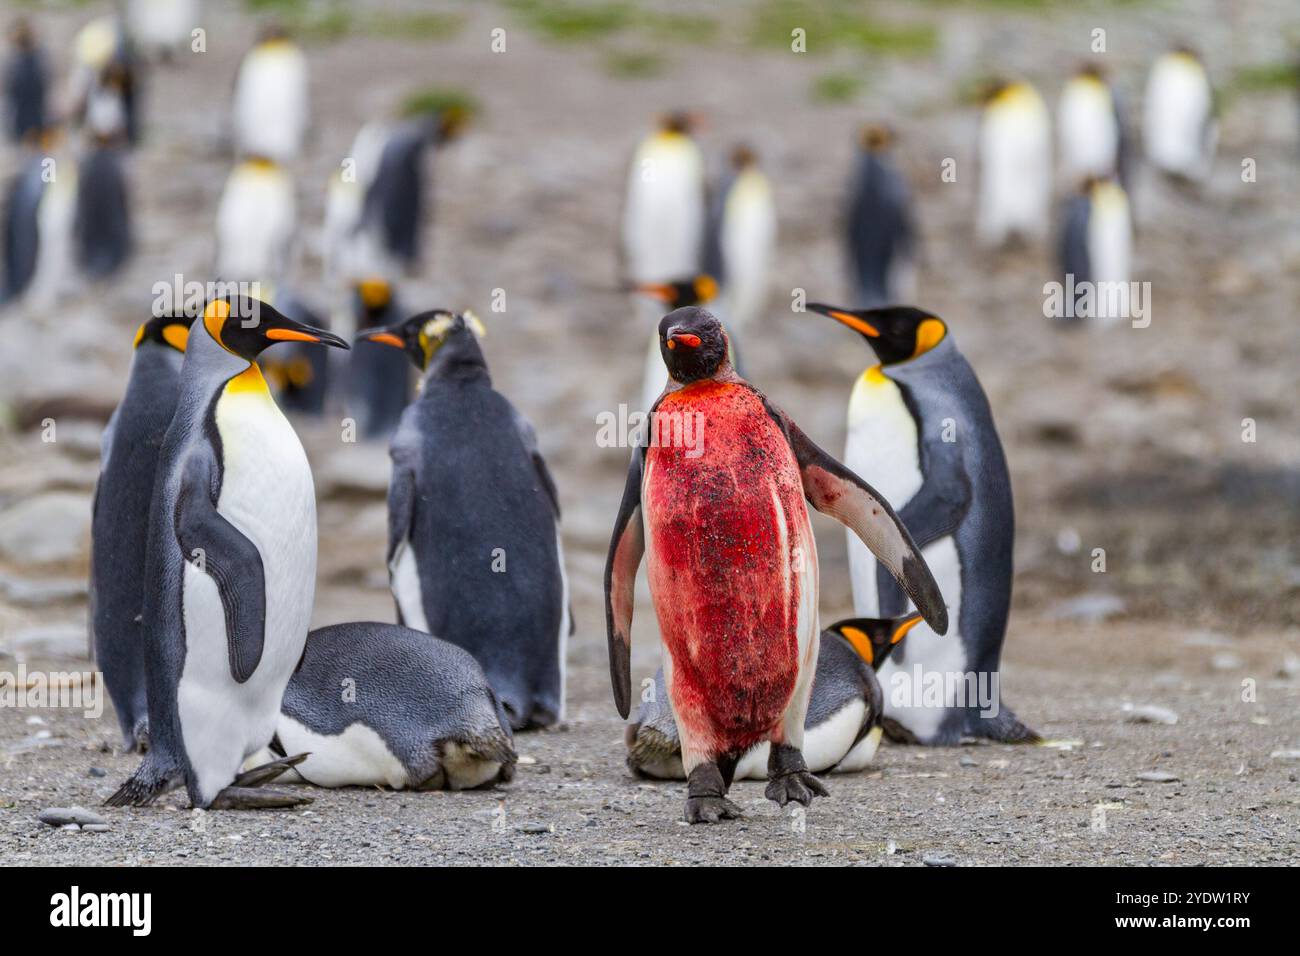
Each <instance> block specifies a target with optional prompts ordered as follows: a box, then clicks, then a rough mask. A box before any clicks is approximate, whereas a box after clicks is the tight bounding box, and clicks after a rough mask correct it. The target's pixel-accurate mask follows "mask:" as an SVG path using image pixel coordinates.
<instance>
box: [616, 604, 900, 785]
mask: <svg viewBox="0 0 1300 956" xmlns="http://www.w3.org/2000/svg"><path fill="white" fill-rule="evenodd" d="M920 620H921V615H920V614H917V613H916V612H913V613H911V614H909V615H907V616H905V617H902V618H892V619H889V620H883V619H880V618H856V617H855V618H849V619H848V620H844V621H836V622H835V623H834V624H832V625H831V626H830V627H828V628H826V629H825V630H824V631H822V635H821V649H820V651H819V652H818V655H817V672H816V675H815V676H814V677H813V686H812V697H811V698H810V700H809V702H808V714H807V716H806V717H805V718H804V738H803V753H804V760H806V761H807V763H808V769H809V771H811V772H812V773H852V772H854V771H857V770H861V769H862V768H863V767H865V766H866V765H867V764H869V763H870V762H871V760H872V758H873V757H874V756H875V755H876V747H877V746H878V745H879V743H880V736H881V729H880V718H881V715H882V713H883V708H884V692H883V691H882V690H881V688H880V682H879V681H878V680H877V679H876V671H877V670H878V669H879V668H880V665H881V664H883V663H884V662H885V658H887V657H888V656H889V654H890V652H891V651H892V650H893V649H894V647H895V646H896V645H897V644H898V642H899V641H901V640H902V639H903V637H904V635H906V634H907V632H908V631H909V630H911V629H912V628H913V627H915V626H916V624H917V622H918V621H920ZM624 736H625V739H626V742H627V751H628V752H627V765H628V769H629V770H631V771H632V772H633V773H635V774H638V775H641V776H646V777H656V778H658V779H662V780H684V779H686V774H685V772H684V771H683V769H682V745H681V738H680V737H679V736H678V733H677V723H676V721H674V720H673V713H672V707H671V705H670V701H669V699H668V693H667V691H666V689H665V687H664V672H663V668H660V669H659V671H658V672H657V673H656V674H655V684H654V693H653V694H645V695H643V700H642V702H641V710H640V713H639V714H638V716H637V720H636V722H635V723H633V724H629V725H628V727H627V730H626V732H625V734H624ZM769 751H770V745H769V743H768V742H767V741H762V742H761V743H759V744H758V745H756V746H755V747H754V748H753V749H752V750H750V751H749V752H748V753H746V754H745V755H744V756H742V757H741V758H740V762H739V763H737V764H736V774H735V779H737V780H763V779H766V777H767V759H768V754H769Z"/></svg>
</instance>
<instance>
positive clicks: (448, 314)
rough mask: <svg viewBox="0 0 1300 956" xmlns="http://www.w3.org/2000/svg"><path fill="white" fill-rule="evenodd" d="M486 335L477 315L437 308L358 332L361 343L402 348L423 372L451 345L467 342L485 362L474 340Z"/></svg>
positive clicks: (480, 359) (465, 343) (466, 344)
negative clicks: (393, 323)
mask: <svg viewBox="0 0 1300 956" xmlns="http://www.w3.org/2000/svg"><path fill="white" fill-rule="evenodd" d="M486 334H487V330H486V329H485V328H484V327H483V323H482V322H480V321H479V319H478V316H476V315H475V314H474V313H473V312H470V311H468V310H466V311H465V312H452V311H450V310H448V309H433V310H431V311H429V312H421V313H420V314H419V315H413V316H411V317H410V318H409V319H404V320H403V321H401V322H398V323H397V324H396V325H385V326H378V327H376V328H373V329H363V330H362V331H360V332H358V333H357V341H358V342H374V343H375V344H376V345H387V346H390V347H392V348H396V349H401V350H402V351H404V352H405V353H406V354H407V355H408V356H409V357H410V359H411V361H412V362H414V363H415V367H416V368H418V369H419V370H420V371H421V372H423V371H424V370H425V369H427V368H428V367H429V363H430V362H432V361H433V357H434V356H435V355H437V354H438V352H439V351H440V350H441V349H443V348H444V347H445V346H447V345H448V344H449V343H458V342H463V344H464V345H465V346H466V347H467V349H468V350H469V351H472V352H473V353H474V354H475V355H477V357H478V360H479V362H480V363H481V361H482V352H481V351H480V350H479V348H478V345H477V343H476V342H475V341H474V340H475V339H477V338H482V337H483V336H484V335H486ZM471 345H472V348H469V346H471Z"/></svg>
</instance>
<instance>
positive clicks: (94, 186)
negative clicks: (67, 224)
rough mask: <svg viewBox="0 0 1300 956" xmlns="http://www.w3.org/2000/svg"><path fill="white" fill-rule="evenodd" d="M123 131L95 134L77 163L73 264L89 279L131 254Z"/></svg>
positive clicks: (105, 273) (111, 270)
mask: <svg viewBox="0 0 1300 956" xmlns="http://www.w3.org/2000/svg"><path fill="white" fill-rule="evenodd" d="M124 136H125V134H124V133H123V134H122V135H120V136H96V137H94V140H93V142H92V143H91V145H90V147H89V149H88V150H87V152H86V154H85V155H84V156H83V157H82V159H81V162H80V163H78V164H77V210H76V219H75V221H74V224H73V230H74V233H75V235H76V244H77V265H78V267H79V268H80V269H81V273H82V275H84V276H86V277H87V278H89V279H103V278H106V277H108V276H111V275H112V274H113V273H115V272H117V270H118V269H120V268H121V267H122V265H123V264H124V263H125V262H126V260H127V258H128V257H129V256H130V254H131V247H132V238H131V197H130V192H129V190H128V186H127V179H126V169H125V164H126V157H125V152H124V149H125V145H126V141H125V139H124Z"/></svg>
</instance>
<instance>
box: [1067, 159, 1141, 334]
mask: <svg viewBox="0 0 1300 956" xmlns="http://www.w3.org/2000/svg"><path fill="white" fill-rule="evenodd" d="M1132 252H1133V221H1132V217H1131V216H1130V214H1129V204H1128V195H1127V193H1125V192H1124V187H1123V186H1121V185H1120V184H1119V183H1118V182H1117V181H1116V180H1114V179H1109V178H1106V179H1097V178H1089V179H1087V180H1086V181H1085V182H1084V183H1083V185H1082V186H1081V187H1080V189H1079V191H1078V193H1076V194H1075V195H1074V196H1073V197H1072V198H1071V199H1070V200H1069V202H1068V203H1067V204H1066V207H1065V216H1064V217H1063V219H1062V225H1061V242H1060V262H1061V272H1062V274H1063V275H1064V276H1065V286H1066V288H1067V289H1070V288H1073V289H1074V290H1075V296H1076V298H1075V303H1074V308H1073V309H1070V310H1067V311H1068V313H1069V314H1070V315H1072V317H1073V318H1075V319H1096V320H1097V321H1098V322H1099V323H1100V324H1103V325H1105V324H1111V323H1114V322H1117V321H1119V320H1121V319H1124V318H1127V317H1129V316H1130V315H1131V311H1130V306H1129V301H1128V297H1129V277H1130V272H1129V261H1130V259H1131V258H1132ZM1083 283H1087V285H1086V286H1084V285H1082V284H1083ZM1070 315H1067V317H1070Z"/></svg>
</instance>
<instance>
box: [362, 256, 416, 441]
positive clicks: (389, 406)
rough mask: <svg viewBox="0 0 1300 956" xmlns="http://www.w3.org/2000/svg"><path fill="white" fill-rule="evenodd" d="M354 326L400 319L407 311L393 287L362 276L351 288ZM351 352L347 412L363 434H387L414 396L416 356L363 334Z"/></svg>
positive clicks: (394, 322) (369, 436)
mask: <svg viewBox="0 0 1300 956" xmlns="http://www.w3.org/2000/svg"><path fill="white" fill-rule="evenodd" d="M351 305H352V326H351V328H352V331H354V332H355V331H357V330H360V329H370V328H381V327H387V326H390V325H398V324H400V322H401V319H402V318H405V315H404V314H403V313H402V311H401V308H402V307H401V304H400V303H399V301H398V299H397V297H396V295H395V294H394V291H393V287H392V286H391V285H390V284H389V283H388V282H386V281H384V280H383V279H377V278H369V279H362V280H361V281H360V282H357V283H355V284H354V285H353V288H352V293H351ZM357 345H358V347H357V348H355V349H353V350H352V354H351V355H349V356H348V359H349V362H348V370H347V380H348V398H347V408H348V413H349V414H350V415H352V416H353V417H354V418H355V419H356V422H357V429H358V432H359V433H360V435H361V437H362V438H366V439H377V438H382V439H385V440H387V439H388V438H391V437H392V435H393V432H394V431H396V430H397V425H398V422H400V421H401V420H402V414H403V412H405V411H406V406H407V404H408V403H409V402H410V401H411V377H412V376H411V360H410V359H409V358H408V357H407V356H405V355H403V354H401V353H400V352H394V351H393V350H392V349H389V348H382V347H380V346H379V345H375V344H372V342H370V341H366V340H363V341H361V342H358V343H357Z"/></svg>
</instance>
